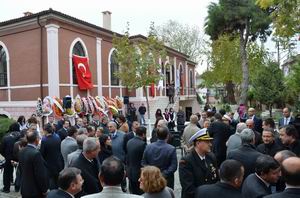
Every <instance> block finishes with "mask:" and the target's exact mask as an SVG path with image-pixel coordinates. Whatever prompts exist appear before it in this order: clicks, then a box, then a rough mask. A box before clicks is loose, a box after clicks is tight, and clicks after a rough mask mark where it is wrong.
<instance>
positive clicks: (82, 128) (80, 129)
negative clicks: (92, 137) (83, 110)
mask: <svg viewBox="0 0 300 198" xmlns="http://www.w3.org/2000/svg"><path fill="white" fill-rule="evenodd" d="M82 134H87V129H86V128H85V127H81V128H79V129H78V135H82Z"/></svg>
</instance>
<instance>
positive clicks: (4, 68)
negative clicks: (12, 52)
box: [0, 45, 7, 87]
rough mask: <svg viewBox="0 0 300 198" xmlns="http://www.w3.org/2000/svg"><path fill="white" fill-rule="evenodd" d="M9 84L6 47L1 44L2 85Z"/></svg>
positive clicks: (0, 85)
mask: <svg viewBox="0 0 300 198" xmlns="http://www.w3.org/2000/svg"><path fill="white" fill-rule="evenodd" d="M6 86H7V59H6V52H5V50H4V48H3V47H2V46H1V45H0V87H6Z"/></svg>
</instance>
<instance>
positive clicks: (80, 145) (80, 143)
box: [76, 134, 88, 149]
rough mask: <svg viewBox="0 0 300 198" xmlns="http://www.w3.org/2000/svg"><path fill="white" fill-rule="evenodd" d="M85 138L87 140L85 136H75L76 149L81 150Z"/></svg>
mask: <svg viewBox="0 0 300 198" xmlns="http://www.w3.org/2000/svg"><path fill="white" fill-rule="evenodd" d="M86 138H88V136H87V135H85V134H81V135H77V137H76V142H77V145H78V148H80V149H82V147H83V142H84V140H85V139H86Z"/></svg>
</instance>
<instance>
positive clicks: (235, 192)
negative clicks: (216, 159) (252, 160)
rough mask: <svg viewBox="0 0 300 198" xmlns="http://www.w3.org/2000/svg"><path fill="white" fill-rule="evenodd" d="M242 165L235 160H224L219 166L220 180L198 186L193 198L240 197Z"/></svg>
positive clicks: (242, 175) (242, 174)
mask: <svg viewBox="0 0 300 198" xmlns="http://www.w3.org/2000/svg"><path fill="white" fill-rule="evenodd" d="M243 177H244V167H243V165H242V164H241V163H240V162H239V161H236V160H225V161H224V162H223V163H222V164H221V167H220V179H221V181H220V182H217V183H215V184H208V185H203V186H199V187H198V188H197V190H196V196H195V198H203V197H205V198H216V197H219V196H220V195H221V197H222V198H240V197H241V196H242V194H241V192H240V190H239V189H240V187H241V185H242V183H243Z"/></svg>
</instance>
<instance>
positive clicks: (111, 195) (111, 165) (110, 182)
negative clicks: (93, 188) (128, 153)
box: [82, 156, 142, 198]
mask: <svg viewBox="0 0 300 198" xmlns="http://www.w3.org/2000/svg"><path fill="white" fill-rule="evenodd" d="M124 178H125V166H124V164H123V162H122V161H121V160H120V159H119V158H117V157H114V156H110V157H109V158H106V159H105V160H104V161H103V163H102V166H101V171H100V175H99V179H100V181H101V184H103V186H104V188H103V190H102V191H101V192H100V193H95V194H91V195H87V196H84V197H82V198H142V196H139V195H132V194H128V193H124V192H122V189H121V183H122V182H123V180H124Z"/></svg>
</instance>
